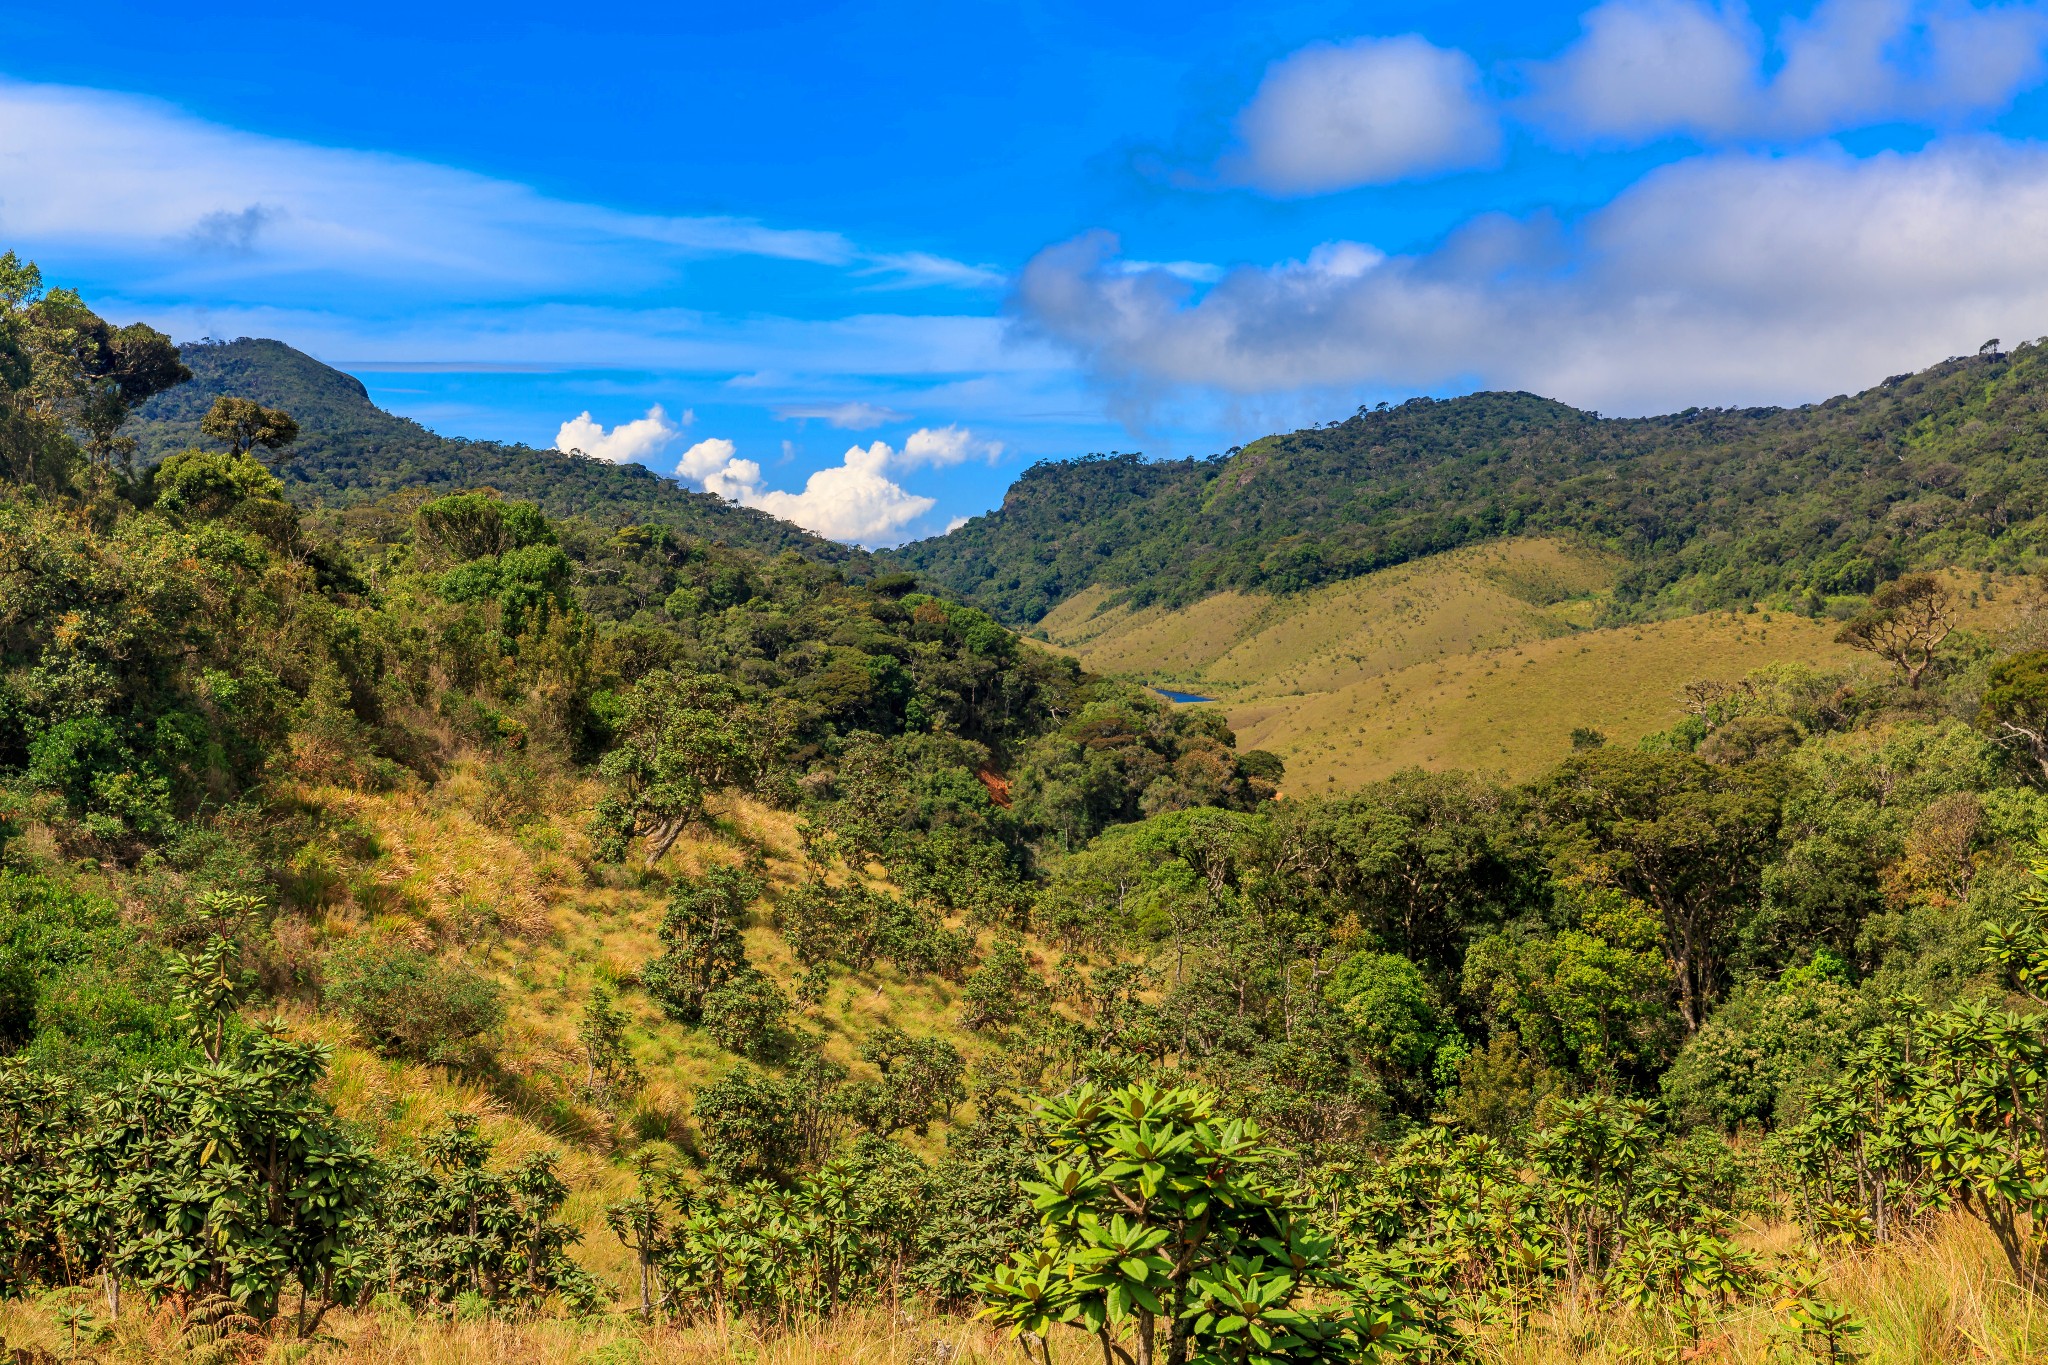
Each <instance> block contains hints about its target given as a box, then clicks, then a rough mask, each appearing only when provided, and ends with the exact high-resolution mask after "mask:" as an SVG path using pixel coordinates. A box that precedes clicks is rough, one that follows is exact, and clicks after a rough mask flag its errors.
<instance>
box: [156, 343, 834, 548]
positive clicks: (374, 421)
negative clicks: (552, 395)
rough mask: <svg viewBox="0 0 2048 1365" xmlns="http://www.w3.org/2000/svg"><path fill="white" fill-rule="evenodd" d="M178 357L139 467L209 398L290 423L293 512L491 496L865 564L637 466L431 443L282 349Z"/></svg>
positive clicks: (492, 445)
mask: <svg viewBox="0 0 2048 1365" xmlns="http://www.w3.org/2000/svg"><path fill="white" fill-rule="evenodd" d="M179 354H180V355H181V356H182V358H183V359H184V361H185V364H186V367H187V368H189V369H190V370H191V371H192V375H193V377H192V379H191V381H190V382H188V383H185V384H181V385H179V386H178V387H176V388H173V389H169V390H167V391H165V392H163V393H161V394H158V395H157V396H156V397H154V398H152V399H151V400H150V401H149V402H148V403H147V404H145V405H144V406H143V407H142V408H141V409H140V410H139V411H138V413H137V414H136V416H135V418H134V419H133V421H132V422H131V423H130V425H129V426H128V428H127V429H126V430H127V432H128V434H130V435H132V436H134V437H135V438H136V447H137V453H138V456H139V457H140V459H141V460H142V461H143V462H144V463H146V464H154V463H156V462H157V461H158V460H161V459H162V458H163V457H164V456H166V455H169V454H170V453H171V452H173V451H176V450H182V449H185V448H186V447H189V446H193V445H197V444H200V443H201V442H202V439H203V438H202V437H201V435H200V431H199V420H200V418H201V417H202V416H204V415H205V413H206V410H207V409H208V408H209V407H210V406H212V403H213V400H214V399H215V398H217V397H221V396H223V395H228V396H233V397H240V398H253V399H255V400H256V401H257V402H259V403H262V404H264V405H265V406H269V407H278V408H283V409H284V410H285V411H287V412H289V413H291V414H292V416H293V417H294V418H295V419H296V420H297V421H298V423H299V431H300V435H299V440H298V441H297V442H296V444H295V445H294V446H293V447H292V450H293V452H294V458H292V459H291V460H290V461H288V462H287V463H286V464H285V465H284V466H283V467H282V468H281V469H280V470H279V471H278V475H279V477H280V478H282V479H283V480H284V482H285V487H286V489H287V491H288V492H289V493H290V495H291V496H292V498H293V500H294V501H297V502H300V503H303V504H306V505H309V506H312V507H325V508H342V507H348V506H352V505H354V504H357V503H362V502H371V501H374V500H376V499H377V498H380V497H384V496H386V495H388V494H391V493H396V492H399V491H401V490H403V489H407V488H420V487H424V488H428V489H431V490H433V491H435V492H446V493H455V492H461V491H463V490H465V489H470V488H480V487H490V488H495V489H497V490H498V491H499V492H500V493H503V494H505V495H506V496H508V497H515V498H523V499H526V500H528V501H531V502H534V503H536V504H538V505H539V507H540V508H541V510H542V511H544V512H546V513H547V514H548V515H550V516H555V517H571V516H580V517H585V518H588V519H590V520H592V521H594V522H597V523H599V524H603V525H611V526H625V525H631V524H637V523H656V524H660V525H665V526H669V527H672V528H673V529H675V530H678V531H682V532H684V533H686V534H689V535H694V536H698V537H701V538H703V539H706V540H724V541H726V542H727V543H729V544H734V545H741V546H745V547H746V548H748V549H753V550H759V551H762V552H763V553H766V554H776V553H780V552H781V551H783V550H796V551H798V552H799V553H801V554H803V555H804V556H805V557H807V558H810V559H816V560H819V561H822V562H825V563H831V564H840V565H855V564H861V563H864V562H865V560H866V554H865V552H864V551H862V550H859V549H857V548H855V547H853V546H847V545H841V544H838V543H837V542H835V541H830V540H826V539H824V538H823V537H821V536H818V535H815V534H813V533H812V532H810V531H807V530H805V529H803V528H802V527H800V526H797V525H795V524H794V523H792V522H787V521H783V520H781V519H780V518H778V517H774V516H771V515H769V514H768V513H766V512H761V511H757V510H755V509H753V508H748V507H741V506H739V505H738V504H736V503H730V502H727V501H725V500H724V499H723V498H720V497H717V496H715V495H714V494H710V493H699V492H696V491H694V490H691V489H688V488H685V487H683V486H682V485H681V484H679V483H676V482H675V481H674V480H672V479H666V478H663V477H661V476H660V475H658V474H656V473H654V472H653V471H652V470H649V469H647V468H646V467H645V466H642V465H637V464H628V465H615V464H611V463H609V462H608V461H604V460H598V459H592V458H590V457H588V456H576V455H565V454H562V453H561V452H558V451H553V450H539V449H536V448H534V447H532V446H527V445H518V444H510V445H508V444H504V443H501V442H497V441H472V440H464V439H461V438H458V437H452V436H442V435H439V434H438V433H436V432H432V431H429V430H428V429H427V428H426V427H424V426H422V425H420V424H419V423H418V422H415V421H413V420H412V419H410V418H406V417H400V416H398V415H396V414H394V413H390V412H386V411H385V410H384V409H382V408H380V407H378V406H377V405H376V404H375V403H374V402H372V401H371V399H370V394H369V390H368V389H367V388H366V387H365V386H364V385H363V383H362V381H361V380H359V379H357V378H356V377H355V376H353V375H351V374H347V373H345V372H343V371H341V370H337V369H335V368H334V367H333V366H330V365H326V364H323V363H322V362H320V361H318V360H316V359H314V358H313V357H312V356H310V355H307V354H306V353H305V352H303V351H299V350H296V349H294V348H293V347H291V346H289V345H287V344H286V343H284V342H281V341H275V340H271V339H268V338H256V337H242V338H239V339H237V340H234V341H207V342H190V343H186V344H185V345H183V346H181V347H179Z"/></svg>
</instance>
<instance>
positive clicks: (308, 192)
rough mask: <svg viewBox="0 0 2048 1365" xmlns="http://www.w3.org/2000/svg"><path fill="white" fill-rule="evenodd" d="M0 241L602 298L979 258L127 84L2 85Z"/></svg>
mask: <svg viewBox="0 0 2048 1365" xmlns="http://www.w3.org/2000/svg"><path fill="white" fill-rule="evenodd" d="M0 194H4V197H0V234H4V235H5V236H6V237H7V239H8V240H9V241H10V242H11V243H14V244H16V245H21V246H27V247H30V248H33V247H35V246H36V245H38V244H39V243H62V244H64V246H65V247H66V248H67V249H70V250H73V251H78V250H88V251H91V252H95V253H98V254H101V255H104V256H112V257H118V258H121V259H125V260H129V261H131V262H133V263H135V264H137V265H139V266H146V267H148V268H149V270H150V271H151V273H152V275H153V276H154V278H155V280H156V281H157V283H159V284H164V283H169V282H173V281H178V280H187V281H190V280H197V279H206V280H210V281H211V282H213V283H214V284H215V285H216V286H218V285H220V284H222V283H225V282H228V281H231V280H233V279H236V278H254V279H261V280H263V281H265V282H266V284H267V286H268V287H269V288H270V289H272V290H275V289H276V288H277V287H278V285H279V282H280V281H284V280H293V281H296V282H297V284H298V286H299V292H300V293H301V294H303V293H305V292H306V286H307V285H308V284H309V283H310V282H311V281H313V280H314V279H330V280H347V281H355V282H363V283H381V284H404V285H406V286H407V287H409V288H411V289H414V290H417V291H420V292H421V293H422V294H423V295H424V296H426V297H429V298H434V299H446V298H451V297H453V298H467V299H473V300H494V299H502V298H507V297H520V296H531V295H533V294H536V293H545V292H549V291H557V290H569V289H573V290H578V291H583V292H586V293H608V292H622V291H631V290H635V289H641V288H646V287H649V286H652V285H655V284H658V283H661V282H664V281H668V280H670V279H671V278H672V277H673V276H674V273H675V271H676V269H677V267H678V266H679V265H680V264H681V263H684V262H686V261H688V260H691V259H696V258H702V257H707V256H755V257H766V258H772V259H777V260H786V261H799V262H807V263H810V264H814V265H818V266H824V267H831V268H836V269H841V270H845V271H847V272H849V273H850V274H855V273H857V274H858V275H859V276H860V277H861V278H863V279H875V280H880V281H884V282H894V281H900V282H905V283H916V284H919V285H934V284H937V285H947V284H951V285H967V286H972V287H975V288H986V287H988V285H989V284H990V283H991V282H992V280H993V281H995V282H999V281H1000V276H992V275H991V273H990V272H988V271H987V270H986V269H985V268H984V267H980V266H969V265H964V264H961V263H959V262H954V261H948V260H946V259H944V258H942V257H939V256H934V255H930V254H927V253H922V252H912V253H896V254H892V253H888V252H873V251H868V250H864V249H863V248H861V247H859V246H857V245H856V244H855V243H854V242H852V241H851V240H849V239H848V238H847V237H846V236H845V235H843V234H841V233H838V232H833V231H828V230H818V229H810V228H788V227H775V226H771V225H768V224H764V223H760V222H757V221H754V220H752V219H748V218H743V217H733V216H726V215H695V216H693V215H660V214H647V213H629V212H625V211H622V210H618V209H613V208H609V207H605V206H602V205H597V204H587V203H578V202H575V201H572V200H565V199H558V198H553V197H550V196H548V195H545V194H542V193H540V192H539V191H537V190H535V189H533V188H531V187H529V186H526V185H521V184H518V183H516V182H513V181H507V180H501V179H495V178H492V177H489V176H484V175H478V174H475V173H473V172H470V171H466V170H461V169H458V168H455V167H450V166H442V165H436V164H433V163H431V162H425V161H419V160H415V159H410V158H406V157H399V156H391V155H387V154H384V153H380V152H366V151H355V150H349V149H344V148H334V147H321V146H315V145H312V144H309V143H304V142H296V141H292V140H289V139H284V138H275V137H267V136H263V135H261V134H256V133H250V132H245V131H242V130H239V129H234V128H228V127H223V126H221V125H219V124H215V123H211V122H208V121H206V120H203V119H199V118H195V117H193V116H192V115H190V114H187V113H185V112H183V111H181V110H179V109H177V108H175V107H173V106H171V105H168V104H164V103H162V102H159V101H156V100H151V99H144V98H141V97H137V96H132V95H123V94H114V93H108V92H105V91H98V90H86V89H78V88H75V87H68V86H54V85H32V84H25V83H22V82H18V81H7V80H0Z"/></svg>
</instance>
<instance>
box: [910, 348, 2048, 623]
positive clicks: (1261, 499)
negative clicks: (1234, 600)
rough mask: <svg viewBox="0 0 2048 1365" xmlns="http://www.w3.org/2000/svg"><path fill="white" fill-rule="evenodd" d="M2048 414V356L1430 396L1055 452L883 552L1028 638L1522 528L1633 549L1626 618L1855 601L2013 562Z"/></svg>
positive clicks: (2033, 526)
mask: <svg viewBox="0 0 2048 1365" xmlns="http://www.w3.org/2000/svg"><path fill="white" fill-rule="evenodd" d="M2044 412H2048V350H2044V349H2043V348H2042V347H2041V346H2039V345H2037V344H2033V343H2030V344H2027V345H2024V346H2020V347H2017V348H2015V349H2014V351H2013V352H2012V353H2010V354H2006V353H2002V352H1995V351H1994V352H1986V353H1981V354H1979V355H1977V356H1970V357H1958V358H1953V359H1951V360H1948V361H1945V362H1943V363H1941V364H1939V365H1936V366H1932V367H1930V368H1929V369H1927V370H1923V371H1920V372H1918V373H1916V374H1910V375H1894V376H1891V377H1890V378H1888V379H1886V380H1884V381H1883V382H1882V383H1880V384H1878V385H1876V386H1874V387H1873V388H1871V389H1868V390H1865V391H1864V392H1862V393H1860V394H1857V395H1854V396H1850V395H1840V396H1837V397H1835V398H1831V399H1829V400H1827V401H1826V402H1824V403H1816V404H1809V405H1806V406H1804V407H1798V408H1720V409H1714V408H1689V409H1686V410H1685V411H1683V412H1678V413H1671V414H1666V415H1662V416H1655V417H1638V418H1609V417H1601V416H1600V415H1598V414H1596V413H1590V412H1585V411H1581V410H1579V409H1576V408H1572V407H1570V406H1569V405H1567V404H1563V403H1560V402H1557V401H1556V400H1554V399H1548V398H1543V397H1540V396H1538V395H1535V394H1529V393H1523V392H1483V393H1477V394H1469V395H1465V396H1463V397H1459V398H1452V399H1446V400H1433V399H1429V398H1417V399H1411V400H1409V401H1408V402H1407V403H1404V404H1401V405H1398V406H1382V407H1380V408H1378V409H1372V410H1366V409H1360V410H1359V411H1358V412H1357V413H1355V414H1354V415H1353V416H1351V417H1349V418H1346V419H1344V420H1343V421H1339V422H1331V423H1327V424H1324V425H1322V426H1312V427H1306V428H1303V429H1301V430H1298V431H1294V432H1289V433H1282V434H1277V435H1273V436H1267V437H1262V438H1260V439H1259V440H1257V441H1253V442H1251V443H1249V444H1247V445H1245V446H1244V447H1242V448H1239V449H1234V450H1232V451H1230V452H1227V453H1225V454H1223V455H1218V456H1212V457H1210V458H1208V459H1206V460H1176V461H1160V462H1148V461H1145V460H1143V459H1142V458H1141V457H1139V456H1135V455H1110V456H1089V457H1085V458H1082V459H1077V460H1068V461H1042V462H1040V463H1039V464H1036V465H1033V466H1032V467H1031V468H1029V469H1027V470H1025V472H1024V473H1023V475H1022V476H1020V477H1019V479H1018V480H1017V482H1016V483H1015V484H1014V485H1012V487H1011V489H1010V490H1009V493H1008V494H1007V495H1006V496H1005V498H1004V501H1003V505H1002V506H1001V507H1000V508H998V509H997V510H996V511H994V512H991V513H987V514H985V515H983V516H981V517H977V518H974V519H972V520H970V521H969V522H968V523H967V524H966V525H964V526H962V527H959V528H956V529H955V530H954V531H952V532H950V533H948V534H947V535H945V536H941V537H936V538H932V539H928V540H923V541H916V542H912V543H911V544H908V545H905V546H901V547H899V548H897V549H896V550H894V551H891V552H889V553H888V554H887V555H886V556H885V558H886V559H887V560H888V561H889V562H890V563H892V564H894V565H897V566H900V567H902V568H905V569H911V570H915V571H917V572H919V573H920V574H922V575H924V576H925V578H926V579H927V580H928V581H930V582H931V583H933V584H935V585H938V586H941V587H944V588H946V589H947V590H949V591H952V592H955V593H959V594H960V595H962V596H964V597H966V598H967V599H968V600H971V601H974V602H976V603H977V604H978V605H981V606H983V607H985V608H987V609H989V610H991V611H993V612H994V613H996V614H997V615H998V616H1000V617H1002V618H1003V619H1004V620H1007V621H1009V622H1011V623H1012V624H1016V625H1024V626H1029V625H1032V624H1035V623H1036V622H1037V621H1038V620H1039V619H1040V618H1042V617H1043V616H1044V615H1045V614H1046V613H1047V612H1048V611H1050V610H1052V609H1053V608H1054V607H1055V606H1057V605H1058V604H1059V603H1061V602H1063V601H1066V600H1068V599H1070V598H1072V597H1073V596H1074V595H1075V594H1077V593H1079V592H1081V591H1083V590H1084V589H1086V588H1089V587H1091V586H1100V587H1104V588H1107V589H1110V590H1111V592H1112V594H1113V596H1114V597H1115V599H1116V600H1117V601H1120V602H1126V603H1129V604H1131V605H1134V606H1139V607H1142V606H1145V605H1148V604H1149V603H1151V602H1154V601H1158V602H1162V603H1165V604H1167V605H1172V606H1182V605H1186V604H1188V603H1191V602H1193V601H1196V600H1199V599H1201V598H1203V597H1206V596H1209V595H1211V594H1213V593H1216V592H1219V591H1224V590H1227V589H1237V590H1244V591H1254V592H1266V593H1281V594H1284V593H1289V592H1296V591H1302V590H1306V589H1309V588H1314V587H1318V586H1322V585H1326V584H1329V583H1334V582H1342V581H1345V580H1348V579H1352V578H1357V577H1359V576H1362V575H1363V574H1366V573H1370V572H1373V571H1375V570H1377V569H1382V568H1387V567H1391V566H1392V565H1395V564H1400V563H1405V562H1408V561H1410V560H1413V559H1417V558H1421V557H1423V556H1426V555H1430V554H1434V553H1437V552H1440V551H1443V550H1449V549H1455V548H1457V547H1459V546H1462V545H1467V544H1472V543H1475V542H1479V541H1485V540H1492V539H1496V538H1499V537H1502V536H1507V535H1518V534H1542V535H1565V536H1577V537H1582V538H1584V539H1586V540H1587V541H1589V542H1590V543H1591V544H1593V545H1594V546H1596V547H1597V548H1599V549H1602V550H1604V551H1608V552H1611V553H1616V554H1619V555H1621V556H1622V557H1623V558H1624V559H1625V560H1626V561H1628V567H1627V569H1626V571H1625V572H1624V573H1623V574H1622V576H1621V579H1620V581H1619V583H1618V584H1617V587H1616V591H1615V594H1614V597H1613V599H1612V602H1611V604H1610V608H1609V609H1610V611H1611V612H1612V613H1613V615H1614V618H1615V619H1623V618H1628V617H1632V616H1645V615H1659V614H1670V613H1672V612H1684V611H1692V610H1700V609H1703V608H1708V607H1715V606H1724V605H1729V604H1732V603H1737V602H1744V601H1752V600H1759V599H1763V598H1768V597H1778V598H1782V599H1787V600H1788V601H1789V600H1795V599H1796V600H1804V599H1806V598H1807V597H1808V596H1812V597H1817V598H1820V599H1825V598H1827V597H1831V596H1844V595H1849V596H1853V595H1857V594H1861V593H1866V592H1868V591H1870V590H1871V589H1872V588H1873V587H1874V586H1875V585H1876V584H1877V583H1879V582H1881V581H1884V580H1886V579H1888V578H1891V577H1895V576H1896V575H1897V574H1898V573H1900V572H1903V571H1904V570H1905V569H1907V568H1909V567H1913V566H1915V565H1917V564H1921V563H1925V562H1933V561H1944V562H1946V561H1955V562H1964V561H1968V562H1969V563H1970V564H1971V566H1972V567H2011V566H2012V565H2013V564H2014V563H2016V562H2017V559H2018V558H2019V557H2020V556H2022V555H2023V554H2025V553H2026V552H2027V550H2028V547H2029V546H2030V545H2031V543H2032V541H2033V540H2034V539H2036V538H2038V533H2039V531H2040V530H2041V529H2042V526H2041V518H2042V517H2043V515H2044V513H2048V503H2044V502H2043V501H2042V499H2041V498H2040V497H2039V496H2038V495H2037V494H2036V493H2035V492H2034V491H2033V489H2035V488H2038V487H2039V486H2040V485H2041V479H2040V477H2039V476H2040V475H2041V474H2042V473H2043V472H2044V466H2043V465H2042V463H2041V461H2042V460H2043V458H2044V456H2048V416H2044Z"/></svg>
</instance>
